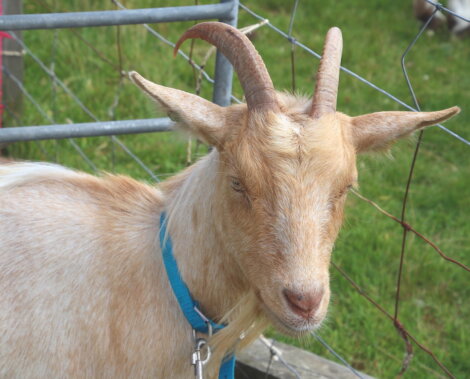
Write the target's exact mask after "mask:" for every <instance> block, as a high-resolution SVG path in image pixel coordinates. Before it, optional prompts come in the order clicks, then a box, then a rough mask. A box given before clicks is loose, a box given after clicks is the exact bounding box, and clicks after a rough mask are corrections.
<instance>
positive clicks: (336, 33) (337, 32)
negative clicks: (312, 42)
mask: <svg viewBox="0 0 470 379" xmlns="http://www.w3.org/2000/svg"><path fill="white" fill-rule="evenodd" d="M327 36H330V37H332V38H334V39H342V38H343V34H342V32H341V29H340V28H338V27H337V26H333V27H331V28H330V29H329V30H328V33H327Z"/></svg>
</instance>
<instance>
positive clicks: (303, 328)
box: [262, 301, 321, 337]
mask: <svg viewBox="0 0 470 379" xmlns="http://www.w3.org/2000/svg"><path fill="white" fill-rule="evenodd" d="M262 306H263V310H264V313H265V314H266V316H267V317H268V318H269V319H270V320H271V321H272V323H273V326H274V327H276V329H278V330H279V331H280V332H281V333H283V334H286V335H289V336H292V337H302V336H304V335H306V334H307V333H309V332H311V331H313V330H316V329H318V328H319V327H320V323H321V322H320V321H319V320H317V319H313V320H311V321H307V320H305V321H303V322H301V323H299V325H293V324H292V323H289V322H286V321H285V320H284V319H283V318H281V317H280V316H278V315H277V314H276V312H274V311H273V310H271V308H269V307H268V306H267V305H266V303H265V302H264V301H262Z"/></svg>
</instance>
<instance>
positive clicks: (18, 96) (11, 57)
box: [1, 0, 23, 115]
mask: <svg viewBox="0 0 470 379" xmlns="http://www.w3.org/2000/svg"><path fill="white" fill-rule="evenodd" d="M22 9H23V7H22V0H6V1H5V0H3V13H4V14H5V15H11V14H21V13H22ZM17 36H18V38H20V39H21V38H22V37H21V32H17ZM1 54H2V58H3V66H4V67H5V68H6V69H7V70H8V72H10V73H11V74H12V75H14V76H15V78H17V79H18V80H20V81H21V82H22V81H23V49H22V48H21V45H20V44H19V43H18V42H16V41H15V40H14V39H12V38H5V39H4V40H3V50H2V52H1ZM1 69H2V70H3V67H1ZM2 89H3V95H4V97H3V103H4V104H5V105H6V106H7V107H8V110H9V111H10V112H13V113H14V114H16V115H21V108H22V99H23V96H22V93H21V91H20V89H19V88H18V86H17V85H16V84H15V83H14V82H13V80H12V79H11V78H9V77H8V76H6V75H4V76H3V88H2Z"/></svg>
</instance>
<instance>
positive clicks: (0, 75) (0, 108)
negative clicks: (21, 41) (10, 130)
mask: <svg viewBox="0 0 470 379" xmlns="http://www.w3.org/2000/svg"><path fill="white" fill-rule="evenodd" d="M1 15H3V1H2V0H0V16H1ZM4 38H11V35H9V34H8V33H6V32H0V128H1V127H2V126H3V39H4Z"/></svg>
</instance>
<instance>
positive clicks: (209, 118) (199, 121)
mask: <svg viewBox="0 0 470 379" xmlns="http://www.w3.org/2000/svg"><path fill="white" fill-rule="evenodd" d="M129 77H130V79H131V80H132V82H133V83H134V84H136V85H137V86H138V87H139V88H140V89H141V90H143V91H144V92H145V93H146V94H147V95H149V96H150V97H151V98H152V99H153V100H156V101H157V103H158V104H159V105H160V107H161V108H162V109H163V110H164V111H165V112H166V113H167V114H168V117H169V118H170V119H172V120H173V121H175V122H176V123H177V125H178V126H179V127H180V128H182V129H183V130H186V131H188V132H189V133H191V134H192V135H193V136H195V137H197V138H199V139H200V140H202V141H203V142H205V143H207V144H209V145H212V146H215V147H220V146H221V145H222V144H223V141H224V135H225V128H224V126H225V123H226V113H227V108H223V107H220V106H218V105H216V104H214V103H211V102H210V101H207V100H205V99H203V98H202V97H199V96H196V95H193V94H190V93H187V92H184V91H180V90H177V89H173V88H168V87H164V86H160V85H158V84H155V83H152V82H151V81H149V80H147V79H145V78H144V77H142V76H141V75H140V74H138V73H137V72H135V71H131V72H130V73H129Z"/></svg>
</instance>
